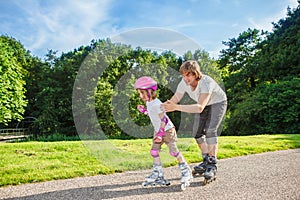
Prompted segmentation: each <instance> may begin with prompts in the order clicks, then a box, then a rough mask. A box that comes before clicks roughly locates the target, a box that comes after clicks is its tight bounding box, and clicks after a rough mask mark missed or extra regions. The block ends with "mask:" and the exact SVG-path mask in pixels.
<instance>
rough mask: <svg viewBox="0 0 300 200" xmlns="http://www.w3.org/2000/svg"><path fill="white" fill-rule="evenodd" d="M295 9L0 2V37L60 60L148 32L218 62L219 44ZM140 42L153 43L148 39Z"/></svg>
mask: <svg viewBox="0 0 300 200" xmlns="http://www.w3.org/2000/svg"><path fill="white" fill-rule="evenodd" d="M297 5H298V3H297V0H179V1H178V0H157V1H155V0H153V1H151V0H139V1H136V0H60V1H57V0H9V1H7V0H0V35H8V36H11V37H13V38H15V39H17V40H18V41H20V42H21V43H22V44H23V45H24V47H25V48H26V49H27V50H29V51H31V53H32V54H33V55H34V56H38V57H40V58H42V57H43V56H44V55H45V54H46V53H47V52H48V50H49V49H52V50H57V51H58V53H59V54H60V53H61V52H68V51H72V50H74V49H76V48H78V47H80V46H82V45H84V46H85V45H89V44H90V42H91V40H93V39H106V38H118V36H120V34H121V35H122V34H124V33H126V32H130V33H132V31H133V32H134V31H135V30H141V29H144V28H149V27H150V28H155V29H154V30H166V31H165V33H166V34H165V35H168V33H171V32H173V33H175V35H176V34H179V35H183V36H184V37H187V38H189V39H190V40H192V41H194V42H195V43H196V44H198V46H199V47H200V48H202V49H204V50H206V51H208V52H209V53H210V55H211V56H212V57H215V58H217V57H218V55H219V51H220V50H221V49H223V48H225V46H224V45H222V41H227V40H228V39H229V38H236V37H237V36H238V35H239V34H240V33H242V32H243V31H245V30H247V29H248V28H257V29H260V30H268V31H272V22H278V20H279V19H281V18H284V17H286V13H287V7H288V6H290V7H291V8H296V7H297ZM135 33H137V32H135ZM169 36H170V35H169ZM153 37H159V36H158V35H156V34H153ZM140 39H141V40H143V41H144V42H145V43H146V42H147V41H148V42H149V41H152V40H153V38H151V36H149V34H146V35H142V36H141V38H140ZM121 42H132V39H131V40H130V41H129V40H125V41H122V40H121ZM128 44H129V43H128ZM162 44H163V43H162ZM132 45H133V47H134V44H132ZM139 46H142V47H143V42H142V43H139ZM162 48H163V47H162ZM168 48H169V46H168V45H165V48H164V49H168ZM182 49H185V50H189V47H187V46H182ZM170 50H172V49H170Z"/></svg>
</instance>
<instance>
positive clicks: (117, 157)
mask: <svg viewBox="0 0 300 200" xmlns="http://www.w3.org/2000/svg"><path fill="white" fill-rule="evenodd" d="M178 147H179V149H180V151H181V152H182V153H183V155H184V156H185V158H186V160H187V161H188V162H189V163H196V162H200V161H201V160H200V157H199V155H200V151H199V149H198V147H197V145H196V143H195V141H194V139H192V138H179V139H178ZM150 148H151V140H150V139H136V140H101V141H63V142H22V143H0V186H1V187H3V186H7V185H17V184H22V183H32V182H41V181H48V180H55V179H66V178H73V177H80V176H93V175H97V174H110V173H114V172H123V171H128V170H140V169H149V168H150V167H151V165H152V157H151V156H150V154H149V150H150ZM292 148H300V135H297V134H295V135H283V134H281V135H258V136H236V137H233V136H224V137H219V152H218V158H219V159H224V158H230V157H235V156H243V155H248V154H255V153H262V152H267V151H276V150H284V149H292ZM160 155H161V159H162V162H163V164H164V167H168V166H174V165H177V160H176V159H175V158H173V157H171V156H170V155H169V153H168V149H167V147H166V145H164V146H163V148H162V151H161V153H160Z"/></svg>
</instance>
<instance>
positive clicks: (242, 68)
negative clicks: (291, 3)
mask: <svg viewBox="0 0 300 200" xmlns="http://www.w3.org/2000/svg"><path fill="white" fill-rule="evenodd" d="M299 10H300V7H299V6H298V8H297V9H295V10H294V11H293V12H292V11H291V10H288V17H287V18H286V19H281V20H280V21H279V22H278V24H274V29H273V31H274V32H272V33H263V32H262V34H261V35H259V31H258V30H250V29H248V31H246V32H243V33H242V34H240V35H239V37H238V38H237V39H231V40H230V41H229V42H224V44H225V45H227V46H228V49H226V50H222V51H221V53H222V54H221V56H220V59H219V66H220V69H221V70H222V76H223V78H224V82H225V87H226V92H227V96H228V99H229V106H228V112H227V116H226V117H227V118H226V129H225V133H224V134H225V135H248V134H263V133H277V132H278V131H280V132H283V133H299V125H298V124H299V114H298V113H299V110H300V108H299V92H298V91H299V79H298V78H299V73H300V63H299V61H300V60H299V53H300V52H299V49H300V35H299V34H300V32H299V28H300V25H299V24H300V23H299V22H300V14H299V13H300V11H299ZM263 36H266V37H263Z"/></svg>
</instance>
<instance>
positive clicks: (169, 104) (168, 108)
mask: <svg viewBox="0 0 300 200" xmlns="http://www.w3.org/2000/svg"><path fill="white" fill-rule="evenodd" d="M177 106H178V104H176V103H174V102H173V101H171V100H167V101H166V102H165V103H163V104H162V109H163V110H164V111H165V112H173V111H175V110H177Z"/></svg>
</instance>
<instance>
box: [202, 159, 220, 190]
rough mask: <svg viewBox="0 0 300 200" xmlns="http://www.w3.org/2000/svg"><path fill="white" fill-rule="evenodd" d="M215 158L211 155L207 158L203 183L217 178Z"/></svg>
mask: <svg viewBox="0 0 300 200" xmlns="http://www.w3.org/2000/svg"><path fill="white" fill-rule="evenodd" d="M216 164H217V160H216V157H214V156H212V157H209V158H208V161H207V166H206V170H205V172H204V180H203V185H206V184H208V183H210V182H212V181H214V180H216V178H217V176H216V175H217V166H216Z"/></svg>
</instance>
